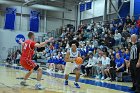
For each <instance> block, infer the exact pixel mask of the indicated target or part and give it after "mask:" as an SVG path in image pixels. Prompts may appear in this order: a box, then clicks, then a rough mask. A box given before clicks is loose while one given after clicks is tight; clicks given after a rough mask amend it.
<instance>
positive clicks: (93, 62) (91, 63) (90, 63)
mask: <svg viewBox="0 0 140 93" xmlns="http://www.w3.org/2000/svg"><path fill="white" fill-rule="evenodd" d="M96 63H97V58H96V57H93V54H92V53H90V54H89V60H88V63H87V64H85V65H82V66H81V70H82V74H83V76H89V73H90V69H92V67H93V68H94V70H95V69H96ZM85 70H86V72H85ZM94 72H95V71H94Z"/></svg>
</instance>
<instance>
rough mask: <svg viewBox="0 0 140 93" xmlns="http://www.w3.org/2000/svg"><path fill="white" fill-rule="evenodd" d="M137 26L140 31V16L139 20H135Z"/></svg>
mask: <svg viewBox="0 0 140 93" xmlns="http://www.w3.org/2000/svg"><path fill="white" fill-rule="evenodd" d="M137 26H138V28H139V29H140V16H139V19H138V20H137Z"/></svg>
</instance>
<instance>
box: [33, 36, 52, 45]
mask: <svg viewBox="0 0 140 93" xmlns="http://www.w3.org/2000/svg"><path fill="white" fill-rule="evenodd" d="M52 41H53V37H51V38H49V40H46V41H45V42H42V43H40V44H39V43H36V44H35V47H44V46H45V45H46V44H47V43H49V42H52Z"/></svg>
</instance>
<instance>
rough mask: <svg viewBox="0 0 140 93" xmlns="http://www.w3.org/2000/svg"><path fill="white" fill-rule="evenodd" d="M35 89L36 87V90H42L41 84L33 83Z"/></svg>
mask: <svg viewBox="0 0 140 93" xmlns="http://www.w3.org/2000/svg"><path fill="white" fill-rule="evenodd" d="M35 89H36V90H42V89H44V88H43V87H42V85H41V84H36V85H35Z"/></svg>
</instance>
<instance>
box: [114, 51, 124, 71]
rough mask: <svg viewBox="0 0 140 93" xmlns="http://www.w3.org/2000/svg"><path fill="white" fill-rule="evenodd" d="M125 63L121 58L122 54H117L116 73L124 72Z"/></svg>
mask: <svg viewBox="0 0 140 93" xmlns="http://www.w3.org/2000/svg"><path fill="white" fill-rule="evenodd" d="M124 62H125V61H124V58H122V57H120V54H119V53H117V54H116V59H115V63H116V72H124Z"/></svg>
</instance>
